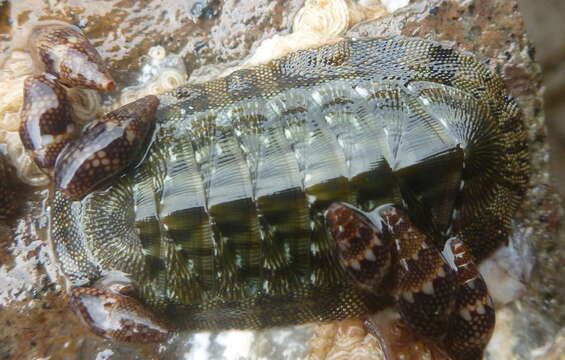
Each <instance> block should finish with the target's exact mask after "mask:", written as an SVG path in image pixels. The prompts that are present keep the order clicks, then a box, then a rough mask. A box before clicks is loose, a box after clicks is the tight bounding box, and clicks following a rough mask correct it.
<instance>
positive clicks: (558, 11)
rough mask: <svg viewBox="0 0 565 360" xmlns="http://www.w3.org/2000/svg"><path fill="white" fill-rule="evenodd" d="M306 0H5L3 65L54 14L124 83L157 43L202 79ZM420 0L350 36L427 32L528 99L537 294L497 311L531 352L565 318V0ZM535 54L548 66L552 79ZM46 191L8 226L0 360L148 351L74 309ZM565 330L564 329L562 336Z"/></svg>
mask: <svg viewBox="0 0 565 360" xmlns="http://www.w3.org/2000/svg"><path fill="white" fill-rule="evenodd" d="M303 3H304V1H303V0H288V1H285V0H254V1H240V0H225V1H220V0H210V1H205V0H186V1H175V0H164V1H158V0H143V1H133V0H107V1H96V2H89V3H88V4H91V6H88V5H85V4H87V3H86V1H82V0H57V1H56V0H52V1H40V0H19V1H18V0H16V1H13V2H11V3H10V2H3V1H1V0H0V63H2V62H3V59H4V58H5V57H6V55H7V53H8V51H9V40H10V39H11V38H12V37H14V36H17V33H18V26H19V25H22V24H25V23H27V22H28V21H33V20H37V19H46V18H48V19H52V18H55V19H59V20H64V21H67V22H71V23H75V24H78V25H79V26H82V27H84V30H85V32H86V34H87V36H88V37H89V38H91V39H92V40H93V42H94V44H95V45H96V46H97V47H98V48H99V49H100V51H101V54H102V56H103V57H104V58H105V59H106V60H107V62H108V64H109V65H110V67H111V69H112V72H113V74H114V75H115V76H116V78H117V81H118V82H119V83H120V84H121V85H123V86H125V85H126V84H132V83H135V81H136V77H135V76H136V71H137V70H139V67H140V64H141V63H140V59H141V58H143V56H142V55H143V54H146V53H147V51H148V48H149V47H150V46H153V45H157V44H158V45H162V46H163V47H164V48H165V49H166V50H167V51H168V52H175V53H179V54H180V55H181V56H182V57H183V59H184V62H185V65H186V67H187V68H188V69H189V72H190V75H191V81H194V80H203V79H208V78H211V77H214V76H216V75H217V74H219V73H221V72H222V71H224V70H225V69H226V68H229V67H231V66H234V65H237V64H239V63H241V61H242V59H245V58H246V57H248V56H249V55H250V54H251V53H253V51H254V50H255V49H256V48H257V47H258V45H259V43H260V41H261V40H263V39H266V38H269V37H271V36H273V35H274V34H285V33H288V32H290V31H291V30H292V29H291V28H292V19H293V16H294V14H295V13H296V12H297V11H298V9H300V7H301V6H302V5H303ZM92 4H95V5H94V6H92ZM411 4H412V5H411V6H410V7H409V8H407V9H401V10H399V11H398V12H397V13H395V14H394V15H392V16H390V17H386V18H384V19H382V20H380V21H378V22H372V23H366V24H361V25H358V26H356V27H354V28H353V29H352V30H350V32H349V33H348V35H349V36H361V35H371V36H398V35H403V36H420V37H426V38H431V39H434V40H438V41H442V42H444V43H446V44H449V45H452V46H454V47H455V48H457V49H459V50H463V51H469V52H473V53H476V54H477V55H479V56H481V57H482V58H484V59H491V60H490V63H489V65H490V66H491V67H492V68H493V69H494V70H496V71H498V72H499V73H500V74H501V75H502V76H503V78H504V80H505V81H506V83H507V85H508V87H509V88H510V91H511V92H512V94H513V95H514V96H516V97H517V98H518V101H519V102H520V104H521V105H522V106H523V108H524V112H525V114H526V118H527V121H528V127H529V131H530V144H531V146H532V150H533V152H532V154H533V156H532V164H533V166H534V169H535V171H534V175H533V180H532V188H531V191H530V192H529V193H528V198H527V200H526V202H525V204H524V206H523V209H522V210H521V211H520V214H518V216H517V225H516V231H515V234H514V236H513V242H514V243H515V244H518V245H520V244H522V243H526V244H529V243H530V242H533V243H534V244H535V246H536V248H537V253H538V259H537V264H536V266H535V268H534V271H533V275H532V279H531V281H530V285H529V286H528V292H527V294H526V295H525V296H524V297H523V298H522V299H521V301H519V302H516V303H514V304H513V305H511V306H510V307H508V308H507V309H505V310H504V311H499V312H498V314H499V315H498V319H499V323H500V324H503V325H504V326H506V327H507V331H506V332H502V334H504V335H503V338H502V340H501V343H500V346H499V347H500V349H499V350H500V352H499V353H498V355H497V356H495V355H492V357H491V358H492V359H509V358H517V359H529V358H534V355H535V354H540V355H541V354H544V353H545V352H546V351H545V350H547V349H544V348H543V347H544V346H546V345H548V344H549V345H551V340H552V339H553V338H554V337H555V335H556V333H557V332H558V331H559V330H560V329H562V328H563V326H564V325H565V311H564V309H563V307H564V306H565V305H564V303H565V301H564V299H565V276H563V268H565V256H564V254H565V250H564V249H565V245H564V239H565V236H564V234H563V232H560V233H558V228H559V224H560V222H561V216H562V209H561V204H560V200H559V198H558V196H557V191H556V190H555V189H556V188H557V189H559V191H560V192H561V194H565V163H564V160H565V121H564V120H563V119H562V117H563V115H561V112H560V110H561V111H565V36H564V35H563V34H565V21H563V16H564V14H565V2H564V1H563V0H544V1H539V0H429V1H423V0H413V1H411ZM518 5H519V6H518ZM520 11H521V12H522V14H523V15H524V23H523V22H522V17H521V15H520ZM524 26H525V28H524ZM525 30H527V31H528V33H529V40H528V38H527V37H526V36H525V34H524V31H525ZM530 40H531V41H532V42H533V43H532V42H530ZM534 58H535V59H537V61H539V64H540V65H541V67H542V68H543V70H544V74H543V77H542V75H541V74H542V73H541V72H540V68H539V67H538V65H537V64H536V63H535V62H534V61H533V59H534ZM540 86H542V88H545V92H541V91H540ZM544 103H545V105H544ZM544 115H545V116H546V119H547V127H546V123H545V122H544ZM548 144H549V145H550V146H551V150H550V147H549V146H548ZM1 150H2V149H1V146H0V151H1ZM550 165H551V168H552V170H551V173H550V172H549V166H550ZM44 199H45V191H44V190H37V191H31V192H29V194H28V195H25V196H23V195H22V203H23V212H24V216H22V217H21V218H20V219H19V220H18V221H17V222H16V224H15V225H13V226H12V227H3V226H0V359H31V358H45V357H51V358H54V359H59V358H70V359H75V358H81V359H110V358H112V359H133V358H138V357H139V356H140V355H139V354H143V353H144V351H146V349H133V348H130V347H128V346H119V345H116V344H113V343H110V342H107V341H103V340H101V339H99V338H97V337H94V336H92V335H90V334H89V333H88V332H87V331H85V330H84V328H83V327H82V325H81V324H80V323H79V322H78V320H77V319H76V318H75V317H74V316H73V315H72V314H71V313H70V311H69V310H68V308H67V306H66V299H65V291H64V289H63V284H64V283H63V281H62V280H61V279H60V277H59V273H58V270H57V268H56V266H55V265H54V264H53V263H52V258H51V256H50V254H49V246H48V245H47V243H46V242H45V241H44V238H45V234H44V233H42V232H43V231H44V229H45V221H46V218H45V216H44V214H43V213H42V209H43V204H42V201H44ZM308 334H309V332H308V331H307V330H306V329H304V328H303V329H298V330H295V331H293V332H292V333H290V332H289V333H288V334H287V335H286V337H283V338H282V339H285V340H284V342H282V343H280V344H277V340H276V337H275V336H274V335H273V336H271V335H270V333H269V332H264V333H263V334H261V335H259V336H257V338H258V340H257V339H256V340H255V345H254V346H255V347H258V348H259V352H260V353H262V354H263V355H264V356H265V357H266V358H272V356H275V355H276V356H277V357H281V358H285V357H286V358H289V359H293V358H296V356H298V354H300V353H301V352H303V351H304V350H303V349H304V341H303V340H301V339H304V338H305V337H307V336H308ZM563 336H565V334H563V331H562V335H561V342H562V343H561V344H562V345H561V346H563V343H564V342H565V340H563ZM279 338H280V337H279ZM195 339H196V337H190V338H187V339H185V341H176V343H173V344H170V345H169V346H166V347H163V348H161V355H164V356H166V357H168V358H178V357H180V356H182V354H184V355H186V354H189V353H190V354H193V355H194V354H201V353H198V352H197V350H198V349H196V345H195V344H196V342H195ZM261 339H263V340H261ZM177 340H178V339H177ZM206 341H208V342H209V343H210V342H216V343H220V344H221V343H222V341H223V340H222V337H221V336H218V335H212V336H209V337H208V338H207V340H206ZM261 341H262V342H261ZM301 341H302V347H300V346H298V347H296V351H295V352H293V351H294V350H293V349H290V348H289V347H288V346H286V345H287V344H288V343H295V344H300V343H301ZM257 344H259V345H257ZM261 344H263V345H261ZM261 346H262V348H261ZM538 348H539V351H538V352H537V353H536V352H535V350H536V349H538ZM283 350H286V351H287V352H286V353H284V351H283ZM147 351H149V350H147ZM214 351H215V352H214ZM222 351H223V350H222V348H221V346H220V347H216V348H215V350H213V351H212V352H211V353H208V355H211V356H216V357H214V358H224V357H222V356H223V355H222V354H224V355H225V353H222ZM505 351H506V352H505ZM552 351H553V355H554V357H553V358H552V357H550V356H551V352H549V355H547V356H548V357H545V358H544V359H558V358H559V356H560V355H559V352H560V351H563V347H561V348H559V344H558V345H556V346H555V347H554V349H553V350H552ZM285 354H286V355H285ZM561 354H562V352H561ZM194 356H196V355H194Z"/></svg>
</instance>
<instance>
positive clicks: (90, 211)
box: [51, 39, 528, 330]
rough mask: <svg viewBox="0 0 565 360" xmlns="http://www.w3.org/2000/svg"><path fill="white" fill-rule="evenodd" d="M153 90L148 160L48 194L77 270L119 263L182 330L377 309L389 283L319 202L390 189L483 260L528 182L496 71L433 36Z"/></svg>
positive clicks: (67, 267)
mask: <svg viewBox="0 0 565 360" xmlns="http://www.w3.org/2000/svg"><path fill="white" fill-rule="evenodd" d="M160 102H161V106H160V108H159V110H158V111H157V115H156V116H157V129H156V133H155V136H154V139H153V143H152V144H151V147H150V149H149V151H148V153H147V155H146V157H145V158H144V160H143V162H142V163H141V164H140V165H139V166H137V167H135V168H133V169H130V170H128V171H127V172H126V173H125V174H124V175H123V176H121V177H120V178H119V179H118V180H116V181H115V182H114V183H113V185H112V186H111V187H110V188H108V189H105V190H101V191H95V192H93V193H92V194H90V195H88V196H87V197H86V198H85V199H83V200H82V201H80V202H78V201H77V202H73V201H71V200H70V199H69V198H67V197H66V195H64V194H63V193H61V192H56V193H55V194H54V197H53V200H52V206H51V227H52V230H51V236H52V239H53V242H54V249H55V253H56V255H57V257H58V260H59V262H60V265H61V269H62V270H63V272H64V273H65V275H67V277H68V278H69V280H70V281H71V284H72V285H73V286H82V285H88V284H92V283H93V282H95V281H96V280H97V279H99V278H101V277H102V276H104V275H105V274H106V273H108V272H111V271H121V272H124V273H126V274H129V276H130V277H131V280H132V281H133V282H134V283H135V284H136V288H137V297H138V298H139V299H140V300H141V301H142V302H143V303H144V304H145V305H147V306H149V307H150V308H151V309H152V310H154V311H155V312H156V313H160V314H163V315H164V317H165V318H166V319H167V321H168V322H170V323H171V324H173V328H177V329H190V330H199V329H221V328H261V327H266V326H276V325H285V324H296V323H301V322H307V321H324V320H330V319H341V318H346V317H352V316H359V315H362V314H366V313H369V312H374V311H376V310H378V309H380V308H382V307H383V306H386V305H388V304H389V303H390V295H391V294H389V293H386V288H385V289H384V290H383V294H382V296H380V295H379V296H375V295H374V294H369V293H365V292H363V291H362V290H360V289H359V288H357V287H356V286H355V285H354V284H351V283H350V281H349V279H348V277H347V275H346V274H345V272H344V270H343V269H342V267H340V265H339V263H338V261H337V260H336V259H335V256H334V251H333V245H332V240H331V238H330V237H329V236H328V233H327V229H326V227H325V223H324V211H325V210H326V209H327V207H328V206H329V205H330V204H331V203H333V202H336V201H342V202H346V203H351V204H353V205H355V206H356V207H358V208H360V209H362V210H364V211H366V212H368V213H370V212H371V211H373V210H374V209H376V208H377V207H378V206H379V205H382V204H384V203H397V204H402V205H404V206H406V207H407V208H408V212H409V215H410V217H411V218H413V219H415V220H414V221H415V222H416V223H417V225H418V226H419V227H421V228H423V229H424V231H425V232H426V233H429V234H434V239H437V242H438V244H437V246H438V247H440V248H441V247H442V246H443V242H445V240H446V239H447V238H448V237H449V236H453V235H457V236H458V237H460V238H461V240H462V241H463V242H464V243H465V244H466V245H467V246H468V247H469V248H470V251H471V253H472V255H473V256H474V257H475V258H476V259H477V260H478V261H480V260H482V259H484V258H485V257H486V256H487V255H488V254H490V253H491V252H492V251H493V250H495V249H496V248H497V247H498V246H500V245H501V244H502V243H503V242H504V241H506V239H507V236H508V232H509V227H510V220H511V218H512V216H513V214H514V212H515V210H516V209H517V207H518V206H519V204H520V201H521V199H522V197H523V194H524V192H525V189H526V187H527V183H528V151H527V142H526V133H525V129H524V125H523V123H522V121H521V114H520V111H519V109H518V107H517V105H516V104H515V102H514V101H513V100H512V98H511V97H510V96H508V94H507V92H506V90H505V88H504V85H503V83H502V81H501V79H500V78H499V77H498V76H496V75H495V74H494V73H492V72H491V71H489V70H488V69H487V67H486V66H485V65H483V64H481V63H480V62H479V61H478V60H477V59H475V58H474V57H473V56H471V55H465V54H461V53H457V52H455V51H453V50H452V49H450V48H446V47H444V46H442V45H440V44H437V43H434V42H429V41H424V40H420V39H363V40H346V41H341V42H338V43H336V44H334V45H328V46H324V47H322V48H319V49H314V50H305V51H299V52H296V53H293V54H290V55H288V56H286V57H284V58H282V59H278V60H275V61H273V62H271V63H269V64H266V65H261V66H258V67H255V68H251V69H243V70H239V71H236V72H234V73H232V74H231V75H228V76H227V77H225V78H222V79H218V80H214V81H211V82H208V83H205V84H199V85H189V86H186V87H182V88H179V89H177V90H174V91H172V92H170V93H167V94H164V95H161V96H160ZM384 114H386V116H385V115H384ZM385 130H386V131H385ZM187 204H188V205H187ZM179 264H180V265H179Z"/></svg>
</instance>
